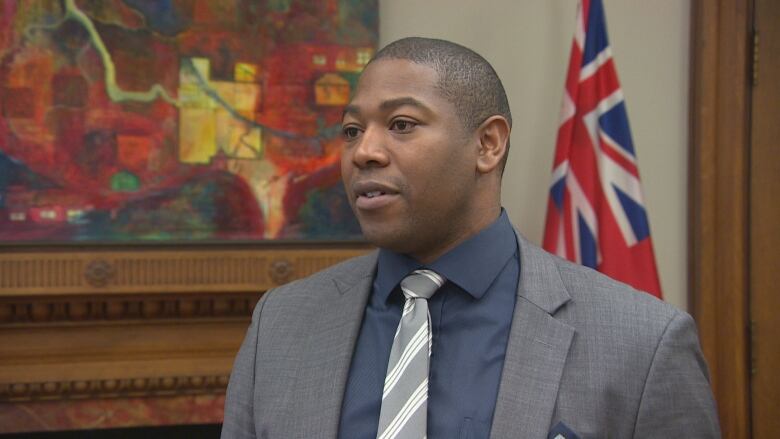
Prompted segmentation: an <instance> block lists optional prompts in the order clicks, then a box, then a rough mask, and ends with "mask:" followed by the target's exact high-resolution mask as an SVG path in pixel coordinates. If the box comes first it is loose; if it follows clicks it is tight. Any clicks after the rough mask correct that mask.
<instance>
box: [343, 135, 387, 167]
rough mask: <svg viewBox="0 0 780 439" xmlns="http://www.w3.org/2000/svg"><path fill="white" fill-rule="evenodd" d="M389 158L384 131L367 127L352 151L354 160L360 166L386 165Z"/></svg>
mask: <svg viewBox="0 0 780 439" xmlns="http://www.w3.org/2000/svg"><path fill="white" fill-rule="evenodd" d="M389 159H390V158H389V156H388V154H387V148H386V145H385V139H384V138H383V136H382V131H381V130H380V129H376V128H373V127H369V128H366V130H365V131H364V132H363V134H362V135H361V136H360V139H359V140H358V142H357V144H356V145H355V147H354V149H353V151H352V162H353V163H354V164H355V166H357V167H358V168H370V167H384V166H387V164H388V163H389Z"/></svg>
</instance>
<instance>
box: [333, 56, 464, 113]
mask: <svg viewBox="0 0 780 439" xmlns="http://www.w3.org/2000/svg"><path fill="white" fill-rule="evenodd" d="M438 81H439V75H438V73H437V72H436V70H434V69H433V68H431V67H428V66H426V65H423V64H417V63H414V62H412V61H409V60H402V59H380V60H377V61H373V62H372V63H370V64H369V65H368V67H366V69H365V70H364V71H363V73H362V75H361V76H360V80H359V81H358V85H357V90H356V91H355V95H354V97H353V99H352V101H351V102H350V105H349V106H348V107H349V108H350V109H357V110H361V111H366V110H371V109H374V108H379V107H381V106H382V104H383V103H385V102H389V101H399V100H400V101H403V100H404V99H406V100H409V99H411V100H415V101H418V102H420V103H422V104H424V105H425V106H427V107H430V108H431V109H435V110H436V111H437V112H443V111H447V112H450V113H454V107H453V106H452V105H451V104H450V103H449V101H447V100H446V99H444V97H442V96H441V93H440V91H439V88H438Z"/></svg>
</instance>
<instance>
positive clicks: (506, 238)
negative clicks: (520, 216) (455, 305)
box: [375, 208, 517, 302]
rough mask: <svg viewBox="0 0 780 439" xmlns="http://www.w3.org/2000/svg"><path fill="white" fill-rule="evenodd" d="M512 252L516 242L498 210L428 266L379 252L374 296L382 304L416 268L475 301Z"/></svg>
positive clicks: (400, 256)
mask: <svg viewBox="0 0 780 439" xmlns="http://www.w3.org/2000/svg"><path fill="white" fill-rule="evenodd" d="M516 252H517V238H516V237H515V232H514V230H513V229H512V224H511V223H510V222H509V218H508V216H507V214H506V211H505V210H504V209H503V208H502V209H501V214H500V215H499V217H498V219H496V220H495V221H494V222H493V223H492V224H491V225H489V226H488V227H486V228H485V229H483V230H482V231H480V232H479V233H477V234H476V235H474V236H472V237H471V238H469V239H467V240H466V241H463V242H462V243H460V244H458V246H457V247H455V248H453V249H452V250H450V251H449V252H447V253H445V254H444V255H442V256H441V257H439V259H437V260H435V261H433V262H432V263H430V264H428V265H424V264H421V263H420V262H417V261H416V260H415V259H414V258H412V257H410V256H407V255H404V254H400V253H395V252H393V251H390V250H387V249H380V250H379V258H378V261H377V274H376V283H375V285H376V288H377V289H376V291H375V293H376V294H378V295H379V298H380V299H381V300H382V302H386V301H387V299H388V298H389V297H390V293H391V292H392V291H393V289H394V288H395V287H396V286H397V285H398V284H399V283H400V282H401V280H402V279H403V278H404V277H405V276H406V275H407V274H409V273H411V272H412V271H414V270H417V269H419V268H430V269H431V270H433V271H435V272H437V273H439V274H441V275H442V276H444V277H445V278H446V279H447V280H449V281H450V282H452V283H454V284H456V285H457V286H459V287H460V288H461V289H463V290H464V291H466V292H467V293H468V294H469V295H471V296H472V297H474V298H475V299H479V298H481V297H482V296H483V295H484V294H485V292H486V291H487V289H488V287H490V285H491V284H492V283H493V280H495V278H496V277H497V276H498V274H499V273H500V272H501V270H502V269H503V268H504V266H505V265H506V263H507V261H508V260H509V258H511V257H512V255H514V254H515V253H516Z"/></svg>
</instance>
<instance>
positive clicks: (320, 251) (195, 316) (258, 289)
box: [0, 245, 369, 402]
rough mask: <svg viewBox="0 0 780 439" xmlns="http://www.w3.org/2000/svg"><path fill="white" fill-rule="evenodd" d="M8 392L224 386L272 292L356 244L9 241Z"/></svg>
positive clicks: (3, 342)
mask: <svg viewBox="0 0 780 439" xmlns="http://www.w3.org/2000/svg"><path fill="white" fill-rule="evenodd" d="M2 250H3V251H2V252H1V253H0V402H3V401H5V402H12V401H26V400H51V399H62V398H103V397H128V396H150V395H182V394H200V393H222V392H224V391H225V387H226V384H227V381H228V376H229V374H230V369H231V366H232V362H233V358H234V356H235V354H236V351H237V350H238V347H239V345H240V343H241V341H242V339H243V337H244V333H245V331H246V328H247V325H248V323H249V317H250V315H251V312H252V309H253V307H254V304H255V303H256V301H257V300H258V299H259V297H260V296H261V295H262V293H263V292H264V291H267V290H268V289H270V288H273V287H275V286H277V285H280V284H283V283H286V282H289V281H291V280H294V279H297V278H301V277H304V276H307V275H309V274H312V273H314V272H316V271H319V270H321V269H323V268H325V267H328V266H330V265H333V264H335V263H337V262H339V261H341V260H344V259H347V258H349V257H352V256H357V255H360V254H363V253H366V252H367V251H369V248H368V247H367V246H365V245H354V246H351V247H334V246H329V247H328V246H326V247H307V248H304V247H300V246H298V247H294V246H289V247H284V246H275V247H266V248H259V249H258V248H254V249H251V248H240V247H223V248H193V247H186V246H183V247H181V248H173V247H171V248H167V249H161V248H156V247H151V248H150V247H141V248H128V249H126V250H120V251H117V250H107V249H103V248H88V249H77V248H76V247H60V248H57V249H47V250H44V249H35V248H10V247H6V248H3V249H2Z"/></svg>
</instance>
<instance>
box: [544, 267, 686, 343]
mask: <svg viewBox="0 0 780 439" xmlns="http://www.w3.org/2000/svg"><path fill="white" fill-rule="evenodd" d="M554 260H555V264H556V265H557V266H558V271H559V273H560V275H561V279H562V281H563V283H564V285H565V287H566V289H567V291H568V292H569V294H570V295H571V298H572V300H571V303H570V304H569V305H570V306H569V307H570V308H571V309H572V310H573V311H574V314H575V315H577V316H583V317H584V316H590V317H593V316H596V317H598V319H599V320H600V321H602V322H605V323H607V322H609V323H610V324H611V325H615V326H618V327H626V328H629V327H632V328H643V329H644V330H646V331H649V332H652V333H656V335H660V333H662V332H663V331H664V330H665V328H666V326H667V325H668V324H669V322H670V321H671V320H672V319H674V318H675V317H680V316H686V317H687V314H686V313H685V312H684V311H681V310H679V309H677V308H676V307H674V306H673V305H671V304H669V303H666V302H664V301H662V300H660V299H658V298H657V297H654V296H652V295H650V294H647V293H645V292H642V291H639V290H637V289H635V288H633V287H631V286H629V285H626V284H624V283H622V282H619V281H616V280H614V279H612V278H610V277H608V276H605V275H604V274H602V273H599V272H597V271H595V270H593V269H591V268H588V267H583V266H581V265H577V264H573V263H571V262H569V261H566V260H563V259H560V258H557V257H554Z"/></svg>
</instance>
